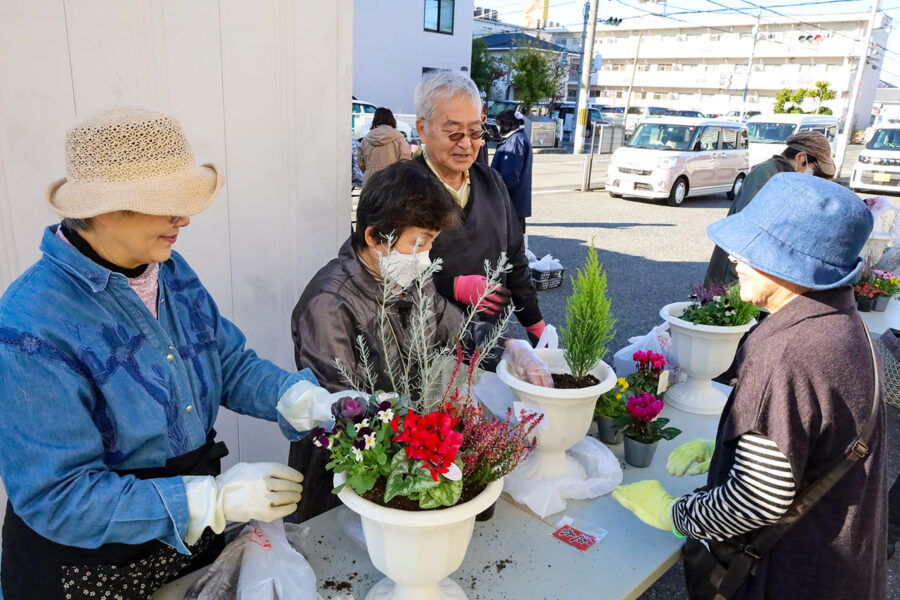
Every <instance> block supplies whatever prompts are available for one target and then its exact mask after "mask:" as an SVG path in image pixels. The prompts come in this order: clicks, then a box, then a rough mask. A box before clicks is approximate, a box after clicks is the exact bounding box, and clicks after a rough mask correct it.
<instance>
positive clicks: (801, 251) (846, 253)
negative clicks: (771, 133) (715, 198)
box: [706, 173, 874, 290]
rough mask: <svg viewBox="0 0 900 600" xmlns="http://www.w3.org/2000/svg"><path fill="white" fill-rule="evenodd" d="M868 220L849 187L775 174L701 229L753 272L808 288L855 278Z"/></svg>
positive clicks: (870, 221)
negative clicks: (740, 206) (737, 207)
mask: <svg viewBox="0 0 900 600" xmlns="http://www.w3.org/2000/svg"><path fill="white" fill-rule="evenodd" d="M873 224H874V219H873V217H872V213H871V212H870V211H869V209H868V208H867V207H866V205H865V203H864V202H863V201H862V200H861V199H860V198H859V196H857V195H856V194H854V193H853V192H851V191H850V190H849V189H847V188H845V187H844V186H842V185H838V184H837V183H834V182H832V181H828V180H826V179H822V178H820V177H814V176H812V175H806V174H803V173H778V174H777V175H775V176H774V177H772V179H770V180H769V181H768V183H766V185H765V186H763V188H762V189H761V190H760V191H759V192H758V193H757V194H756V196H754V197H753V201H752V202H750V204H749V205H747V207H746V208H745V209H744V210H742V211H741V212H739V213H736V214H733V215H730V216H728V217H725V218H724V219H721V220H719V221H716V222H715V223H713V224H712V225H710V226H709V227H707V228H706V233H707V235H708V236H709V238H710V239H711V240H712V241H714V242H715V243H716V244H717V245H718V246H719V247H720V248H722V249H723V250H725V251H726V252H728V254H730V255H732V256H734V257H735V258H737V259H738V260H740V261H741V262H743V263H745V264H748V265H750V266H751V267H753V268H754V269H756V270H757V271H762V272H763V273H766V274H769V275H774V276H775V277H778V278H779V279H783V280H785V281H789V282H791V283H796V284H797V285H801V286H803V287H806V288H809V289H812V290H829V289H833V288H837V287H841V286H844V285H850V284H852V283H855V282H856V281H857V279H859V272H860V270H861V269H862V263H863V261H862V259H861V258H860V256H859V255H860V252H862V249H863V246H864V245H865V243H866V240H867V239H868V238H869V235H870V234H871V233H872V227H873Z"/></svg>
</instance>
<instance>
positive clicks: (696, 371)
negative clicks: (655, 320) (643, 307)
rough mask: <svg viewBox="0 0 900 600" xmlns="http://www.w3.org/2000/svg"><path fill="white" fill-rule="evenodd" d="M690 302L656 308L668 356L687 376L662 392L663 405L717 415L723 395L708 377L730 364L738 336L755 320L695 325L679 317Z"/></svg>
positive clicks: (735, 349) (696, 412)
mask: <svg viewBox="0 0 900 600" xmlns="http://www.w3.org/2000/svg"><path fill="white" fill-rule="evenodd" d="M690 305H691V303H690V302H675V303H673V304H667V305H666V306H664V307H663V308H662V310H660V311H659V316H661V317H662V318H663V319H665V320H666V322H667V323H669V331H670V332H671V335H672V354H671V355H672V358H673V359H674V362H675V364H676V365H678V367H679V368H680V369H681V370H682V371H684V373H685V374H686V375H687V379H686V380H685V381H684V382H682V383H679V384H677V385H674V386H672V387H670V388H669V389H668V391H666V404H669V405H671V406H673V407H675V408H678V409H680V410H683V411H687V412H690V413H695V414H699V415H714V414H719V413H721V412H722V409H723V408H724V407H725V401H726V400H727V398H726V396H725V394H723V393H722V392H721V391H719V390H717V389H715V388H714V387H713V385H712V378H713V377H716V376H717V375H720V374H722V373H724V372H725V371H726V370H727V369H728V367H730V366H731V362H732V361H733V360H734V355H735V352H737V347H738V343H739V342H740V341H741V337H743V335H744V334H745V333H747V332H748V331H750V328H751V327H753V325H755V324H756V320H755V319H754V320H752V321H750V322H749V323H747V324H746V325H738V326H733V327H722V326H716V325H695V324H694V323H690V322H688V321H685V320H683V319H680V318H679V317H680V316H681V315H682V313H683V312H684V309H685V308H686V307H688V306H690Z"/></svg>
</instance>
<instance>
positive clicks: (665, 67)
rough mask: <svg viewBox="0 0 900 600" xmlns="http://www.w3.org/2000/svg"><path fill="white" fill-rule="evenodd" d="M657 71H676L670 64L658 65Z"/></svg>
mask: <svg viewBox="0 0 900 600" xmlns="http://www.w3.org/2000/svg"><path fill="white" fill-rule="evenodd" d="M656 70H657V71H674V69H673V68H672V65H671V64H670V63H660V64H658V65H656Z"/></svg>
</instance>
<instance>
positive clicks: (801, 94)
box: [772, 88, 809, 114]
mask: <svg viewBox="0 0 900 600" xmlns="http://www.w3.org/2000/svg"><path fill="white" fill-rule="evenodd" d="M808 94H809V90H806V89H804V88H800V89H798V90H792V89H791V88H784V89H783V90H781V91H779V92H778V93H777V94H775V104H774V106H773V107H772V112H774V113H775V114H783V113H802V112H803V100H804V99H806V97H807V95H808Z"/></svg>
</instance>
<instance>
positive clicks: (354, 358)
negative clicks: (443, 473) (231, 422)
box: [288, 161, 553, 521]
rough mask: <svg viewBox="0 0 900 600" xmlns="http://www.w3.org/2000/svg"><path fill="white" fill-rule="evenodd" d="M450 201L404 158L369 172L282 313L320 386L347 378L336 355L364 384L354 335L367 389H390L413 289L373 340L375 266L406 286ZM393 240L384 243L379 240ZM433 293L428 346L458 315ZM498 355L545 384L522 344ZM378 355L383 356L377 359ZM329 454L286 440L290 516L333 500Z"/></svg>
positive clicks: (468, 343) (334, 387)
mask: <svg viewBox="0 0 900 600" xmlns="http://www.w3.org/2000/svg"><path fill="white" fill-rule="evenodd" d="M460 211H461V209H460V207H459V205H458V204H457V203H456V201H455V200H454V199H453V198H452V197H451V196H450V192H448V191H447V189H446V188H445V187H444V186H443V185H442V184H441V182H440V181H438V180H437V178H435V177H433V176H431V174H430V173H427V172H425V171H423V170H422V169H421V168H419V166H418V165H416V164H414V163H412V162H406V161H403V162H399V163H396V164H393V165H391V166H389V167H387V168H385V169H382V170H381V171H379V172H378V173H377V174H375V175H374V176H373V177H372V178H371V179H369V181H368V182H367V183H366V185H365V187H364V188H363V190H362V194H361V195H360V199H359V207H358V209H357V221H356V228H355V229H354V231H353V233H352V235H351V236H350V238H349V239H348V240H347V241H346V242H344V245H343V246H342V247H341V249H340V252H339V254H338V256H337V257H336V258H334V259H332V260H331V261H330V262H329V263H328V264H327V265H325V266H324V267H323V268H322V269H320V270H319V272H318V273H316V274H315V275H314V276H313V278H312V279H311V280H310V282H309V284H308V285H307V286H306V289H305V290H304V291H303V295H302V296H301V297H300V300H299V301H298V302H297V306H296V307H295V308H294V311H293V314H292V315H291V336H292V338H293V341H294V357H295V359H296V362H297V364H303V365H308V366H309V368H310V369H312V371H313V373H314V374H315V375H316V377H317V379H318V380H319V382H320V383H321V384H322V386H323V387H325V388H326V389H328V390H330V391H332V392H338V391H341V390H347V389H348V388H349V387H350V386H351V384H350V382H348V381H347V380H346V379H345V378H344V376H343V374H342V373H341V372H340V370H339V369H338V367H337V365H336V364H335V359H340V361H341V364H342V365H343V367H344V369H346V371H347V372H348V373H349V374H350V375H351V377H352V378H353V380H354V382H360V383H362V384H363V385H365V383H366V380H367V374H366V371H365V369H364V368H363V366H362V362H361V359H360V355H359V347H358V345H357V339H358V338H360V337H362V339H363V340H365V347H366V348H367V349H368V351H369V361H370V364H371V366H372V373H373V374H374V375H375V378H376V380H375V381H372V382H371V384H372V387H373V388H374V389H376V390H383V391H394V390H393V388H392V386H391V379H390V376H389V375H388V372H387V368H388V367H387V365H388V364H394V365H398V364H403V361H404V358H403V357H404V356H408V352H409V344H410V343H411V342H412V341H413V339H412V338H413V335H414V333H413V330H412V328H413V326H414V323H412V319H411V317H410V315H411V314H412V309H413V294H414V293H415V292H414V291H413V290H411V289H410V290H407V291H406V292H404V293H403V295H402V296H401V297H400V298H398V299H396V301H393V302H392V304H391V306H390V312H389V314H388V315H387V316H388V320H389V322H390V332H391V334H390V335H391V337H390V340H389V341H390V342H392V343H390V344H389V345H388V347H387V348H385V347H384V345H383V344H382V342H381V337H382V336H381V334H380V325H379V321H378V315H379V310H380V309H381V299H382V298H383V286H384V285H385V281H384V277H383V270H384V269H386V268H390V269H391V272H390V274H389V278H390V279H391V280H392V282H393V283H394V284H395V285H399V286H402V287H407V286H409V285H410V284H411V283H412V281H413V278H414V277H415V275H416V274H417V273H418V272H421V271H422V270H424V269H425V268H427V267H428V265H429V264H430V261H429V259H428V251H429V250H430V249H431V247H432V244H433V243H434V241H435V240H436V239H437V238H438V237H439V236H440V235H442V233H441V232H442V230H444V229H447V228H448V227H451V226H453V225H454V224H456V223H457V221H458V219H459V214H460ZM389 237H393V242H392V244H391V245H390V246H389V245H388V238H389ZM425 293H427V294H429V295H430V296H432V298H433V300H432V301H433V305H432V310H433V312H434V322H433V324H432V325H433V331H434V334H433V341H434V343H435V345H436V346H439V347H440V346H448V345H450V346H452V345H453V344H455V343H456V340H457V336H458V335H459V333H460V329H461V328H462V325H463V322H464V315H463V313H462V312H461V311H460V310H459V309H458V308H457V307H456V306H455V305H453V304H451V303H450V302H449V301H447V299H445V298H443V297H442V296H440V295H439V294H437V292H436V291H435V289H434V286H433V285H432V284H430V283H429V284H428V285H426V286H425ZM492 331H493V326H492V325H491V324H489V323H486V322H484V321H478V320H476V321H473V322H472V323H471V324H470V325H469V327H468V329H467V335H465V336H464V337H463V339H462V340H461V341H462V343H463V345H464V346H465V347H466V350H467V353H471V352H472V350H474V348H475V347H476V346H480V345H481V344H482V342H483V341H484V340H486V339H487V338H488V337H489V336H490V334H491V332H492ZM501 344H502V345H503V347H504V349H505V350H504V357H505V358H506V359H507V361H508V362H509V363H510V365H511V366H512V368H513V369H514V370H515V371H516V372H517V373H518V374H519V376H520V377H522V378H523V379H525V380H526V381H530V382H532V383H535V384H538V385H544V386H548V387H552V385H553V380H552V379H551V378H550V374H549V372H548V371H547V366H546V365H545V364H544V363H543V361H541V359H540V358H538V356H537V354H536V353H535V351H534V350H533V349H532V348H531V346H530V345H529V344H528V342H525V341H524V340H513V339H510V340H506V339H504V340H501ZM385 352H387V353H388V354H389V356H385ZM499 360H500V355H499V352H494V353H493V356H490V357H488V358H487V359H486V360H485V361H484V362H483V363H482V366H483V367H484V368H486V369H488V370H493V369H494V367H495V366H496V364H497V363H498V362H499ZM329 454H330V453H329V451H327V450H325V449H321V448H317V447H316V446H315V445H314V444H313V440H312V439H311V436H307V437H306V438H304V439H303V440H301V441H299V442H295V443H293V444H291V453H290V458H289V460H288V464H289V465H290V466H291V467H293V468H295V469H297V470H299V471H301V472H302V473H303V475H304V485H305V493H304V495H303V498H302V499H301V501H300V508H299V511H298V513H297V514H296V515H293V516H292V517H291V520H296V521H303V520H306V519H310V518H312V517H314V516H316V515H318V514H321V513H322V512H325V511H326V510H329V509H330V508H333V507H335V506H337V505H339V504H340V500H339V499H338V498H337V496H335V495H334V494H332V493H331V490H332V483H331V482H332V475H331V474H330V473H328V472H327V471H326V469H325V465H326V464H327V463H328V461H329Z"/></svg>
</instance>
